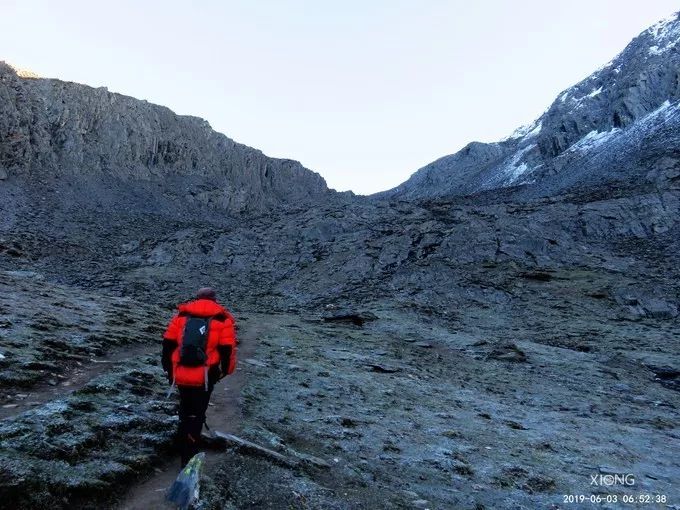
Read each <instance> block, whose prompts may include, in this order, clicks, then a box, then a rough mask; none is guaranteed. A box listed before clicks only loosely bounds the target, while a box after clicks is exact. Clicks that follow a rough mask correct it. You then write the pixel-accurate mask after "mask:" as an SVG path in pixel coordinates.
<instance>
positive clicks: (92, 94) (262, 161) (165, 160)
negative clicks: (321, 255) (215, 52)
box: [0, 62, 329, 212]
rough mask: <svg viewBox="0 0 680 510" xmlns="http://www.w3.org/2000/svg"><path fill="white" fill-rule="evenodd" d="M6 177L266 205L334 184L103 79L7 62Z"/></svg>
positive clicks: (184, 202)
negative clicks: (29, 72) (91, 83)
mask: <svg viewBox="0 0 680 510" xmlns="http://www.w3.org/2000/svg"><path fill="white" fill-rule="evenodd" d="M0 178H2V179H5V180H7V179H8V178H13V179H10V180H12V181H13V180H15V179H16V180H17V181H22V182H24V183H26V186H27V187H30V184H31V183H33V184H40V186H41V187H42V188H43V190H44V191H49V190H52V189H55V188H61V189H60V190H59V191H60V192H61V193H62V197H63V200H62V202H63V203H64V204H81V203H89V204H96V203H97V202H101V203H106V204H111V206H112V207H117V208H123V207H125V206H126V205H133V206H134V207H136V208H144V207H146V208H152V207H158V208H161V209H163V208H165V209H167V210H173V209H174V210H182V211H183V210H191V209H192V208H195V207H197V206H198V207H200V206H204V205H207V206H209V207H211V208H218V209H222V210H226V211H230V212H235V211H246V210H248V211H258V210H260V211H261V210H266V209H267V208H270V207H272V206H275V205H280V204H285V203H307V202H310V201H313V200H314V199H316V198H318V197H320V196H324V195H326V194H328V192H329V191H328V189H327V187H326V184H325V182H324V180H323V178H322V177H321V176H320V175H318V174H316V173H313V172H311V171H309V170H307V169H306V168H304V167H303V166H302V165H300V164H299V163H297V162H295V161H290V160H283V159H274V158H268V157H267V156H265V155H264V154H262V153H261V152H260V151H258V150H255V149H252V148H250V147H247V146H245V145H241V144H238V143H236V142H234V141H233V140H231V139H229V138H227V137H226V136H224V135H222V134H220V133H216V132H215V131H213V130H212V129H211V128H210V125H209V124H208V123H207V122H206V121H205V120H202V119H199V118H196V117H188V116H180V115H176V114H175V113H173V112H172V111H170V110H169V109H168V108H165V107H162V106H157V105H154V104H151V103H148V102H146V101H140V100H137V99H134V98H131V97H127V96H123V95H120V94H113V93H111V92H108V90H106V89H105V88H97V89H95V88H91V87H88V86H86V85H80V84H77V83H69V82H63V81H60V80H52V79H41V78H25V77H20V76H18V75H17V73H16V72H15V70H14V69H13V68H12V67H11V66H9V65H7V64H5V63H2V62H0ZM85 197H86V199H85Z"/></svg>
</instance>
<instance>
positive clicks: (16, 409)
mask: <svg viewBox="0 0 680 510" xmlns="http://www.w3.org/2000/svg"><path fill="white" fill-rule="evenodd" d="M157 351H159V347H158V345H150V344H137V345H134V344H133V345H125V346H122V347H119V348H117V349H115V350H113V351H111V352H110V353H109V354H107V355H106V356H103V357H100V358H94V357H92V358H89V359H88V360H87V361H83V362H77V364H75V365H74V366H73V367H72V369H71V371H70V372H66V373H64V374H58V375H57V376H56V378H57V379H58V381H59V382H58V383H57V384H54V385H50V384H49V383H47V382H43V383H40V384H37V385H35V386H32V387H31V388H26V389H25V390H22V389H18V390H15V391H13V394H11V395H8V396H9V398H7V399H5V401H4V402H3V404H2V406H0V420H3V419H5V418H9V417H11V416H14V415H17V414H19V413H22V412H24V411H27V410H28V409H31V408H33V407H37V406H39V405H42V404H45V403H47V402H50V401H52V400H56V399H59V398H63V397H66V396H68V395H69V394H71V393H73V392H74V391H76V390H79V389H80V388H82V387H83V386H84V385H85V384H87V383H88V382H89V381H91V380H92V379H94V378H95V377H97V376H99V375H101V374H103V373H105V372H108V371H109V370H110V369H111V366H112V365H114V364H115V363H118V362H120V361H124V360H126V359H135V358H139V357H141V356H146V355H149V354H153V353H155V352H157ZM45 379H46V380H47V379H50V380H51V379H52V378H51V377H50V378H48V377H46V378H45Z"/></svg>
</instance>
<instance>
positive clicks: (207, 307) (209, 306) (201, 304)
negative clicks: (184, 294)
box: [177, 299, 231, 318]
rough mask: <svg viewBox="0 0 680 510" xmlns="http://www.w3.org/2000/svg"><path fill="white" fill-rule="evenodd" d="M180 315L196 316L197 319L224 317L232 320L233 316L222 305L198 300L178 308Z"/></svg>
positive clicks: (206, 300)
mask: <svg viewBox="0 0 680 510" xmlns="http://www.w3.org/2000/svg"><path fill="white" fill-rule="evenodd" d="M177 309H178V310H179V313H186V314H189V315H195V316H197V317H211V316H220V315H223V316H224V317H225V318H231V314H230V313H229V312H228V311H227V310H226V308H224V307H223V306H222V305H220V304H218V303H216V302H215V301H212V300H210V299H196V300H194V301H189V302H188V303H182V304H180V305H178V306H177Z"/></svg>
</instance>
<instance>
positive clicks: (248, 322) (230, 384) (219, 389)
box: [115, 315, 278, 510]
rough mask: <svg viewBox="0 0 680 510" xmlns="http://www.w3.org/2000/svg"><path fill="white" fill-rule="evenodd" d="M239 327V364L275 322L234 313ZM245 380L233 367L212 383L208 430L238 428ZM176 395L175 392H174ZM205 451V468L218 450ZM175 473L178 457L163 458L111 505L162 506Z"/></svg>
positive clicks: (130, 508) (132, 508) (142, 509)
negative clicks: (220, 379) (240, 399)
mask: <svg viewBox="0 0 680 510" xmlns="http://www.w3.org/2000/svg"><path fill="white" fill-rule="evenodd" d="M236 320H237V322H238V323H239V326H240V329H239V332H238V338H239V342H240V343H239V347H238V359H239V363H240V364H241V363H243V360H245V359H248V358H250V357H251V356H252V355H253V354H254V353H255V351H256V349H257V342H258V339H259V338H260V336H261V334H262V333H263V332H264V331H266V330H267V329H269V328H270V327H271V326H272V325H275V324H277V323H278V321H277V318H276V316H266V317H265V316H258V315H247V316H240V317H239V316H237V317H236ZM244 383H245V374H244V371H243V370H241V369H240V368H239V367H237V369H236V372H235V373H234V374H233V375H231V376H229V377H227V378H225V379H223V380H222V381H221V382H220V383H218V384H217V386H215V389H214V390H213V394H212V397H211V400H210V406H209V407H208V413H207V419H206V421H207V423H208V426H209V427H210V428H211V429H212V430H219V431H221V432H231V433H235V432H237V431H238V428H239V424H240V419H241V408H240V405H239V397H240V394H241V389H242V387H243V384H244ZM175 397H176V395H175ZM204 451H205V453H206V467H207V468H208V469H209V468H210V467H211V466H213V465H214V463H215V461H216V458H217V457H218V456H219V455H220V453H219V452H214V451H210V450H204ZM178 472H179V456H178V455H175V456H173V457H171V458H169V459H165V460H164V462H163V463H162V464H159V465H158V466H157V467H156V473H155V475H153V476H151V478H148V479H146V480H144V481H142V482H141V483H139V484H137V485H135V486H133V487H132V488H131V489H130V491H129V492H128V494H127V496H126V497H125V498H124V499H123V500H122V501H121V502H120V504H119V505H118V506H116V507H115V508H117V509H119V510H149V509H150V508H163V507H165V506H166V503H165V491H166V489H167V488H168V487H169V486H170V485H171V484H172V482H173V481H174V479H175V478H176V477H177V474H178Z"/></svg>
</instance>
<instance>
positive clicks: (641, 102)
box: [379, 14, 680, 199]
mask: <svg viewBox="0 0 680 510" xmlns="http://www.w3.org/2000/svg"><path fill="white" fill-rule="evenodd" d="M679 42H680V19H679V18H678V14H676V15H674V16H672V17H670V18H668V19H666V20H663V21H661V22H659V23H657V24H656V25H654V26H652V27H650V28H649V29H647V30H645V31H644V32H643V33H642V34H640V35H639V36H638V37H636V38H635V39H634V40H633V41H632V42H631V43H630V44H629V45H628V46H627V47H626V48H625V49H624V50H623V51H622V52H621V53H620V54H619V55H618V56H617V57H616V58H614V59H613V60H612V61H611V62H609V63H607V64H606V65H604V66H603V67H602V68H600V69H599V70H597V71H596V72H594V73H593V74H592V75H590V76H589V77H588V78H586V79H585V80H583V81H581V82H579V83H577V84H576V85H574V86H572V87H570V88H568V89H567V90H565V91H564V92H562V93H561V94H560V95H559V97H558V98H557V99H556V100H555V101H554V102H553V103H552V105H550V107H549V108H548V109H547V110H546V111H545V113H543V115H541V116H540V117H539V118H538V119H536V120H535V121H534V122H533V123H532V124H530V125H528V126H524V127H522V128H520V129H518V130H517V131H516V132H515V133H513V134H512V135H511V136H510V137H509V138H507V139H505V140H502V141H500V142H497V143H480V142H473V143H471V144H469V145H468V146H466V147H465V148H464V149H462V150H461V151H459V152H457V153H456V154H453V155H450V156H445V157H443V158H441V159H438V160H437V161H435V162H433V163H430V164H429V165H427V166H426V167H424V168H422V169H420V170H418V171H417V172H416V173H415V174H414V175H413V176H412V177H411V178H410V179H409V180H407V181H406V182H404V183H403V184H401V185H400V186H398V187H396V188H394V189H392V190H390V191H387V192H384V193H382V194H379V196H386V197H394V198H400V199H428V198H436V197H444V196H449V195H465V194H470V193H475V192H478V191H482V190H489V189H496V188H501V187H509V186H519V185H522V184H529V183H531V184H532V186H531V189H530V190H528V191H527V192H528V193H531V194H533V195H539V194H540V195H549V194H552V193H555V192H558V191H561V190H565V189H568V188H569V187H570V186H572V185H574V184H577V183H580V184H584V183H587V182H603V181H607V180H611V179H618V178H625V177H629V176H630V175H632V174H635V173H636V172H638V171H639V169H640V166H643V167H644V166H645V165H646V164H648V161H647V159H648V157H649V156H650V154H651V155H653V157H656V158H659V157H661V156H663V155H666V154H667V155H674V154H676V153H677V148H678V135H677V132H678V127H679V124H678V122H679V116H678V101H679V100H680V51H679V50H680V47H679V46H678V43H679ZM622 149H623V152H622Z"/></svg>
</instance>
